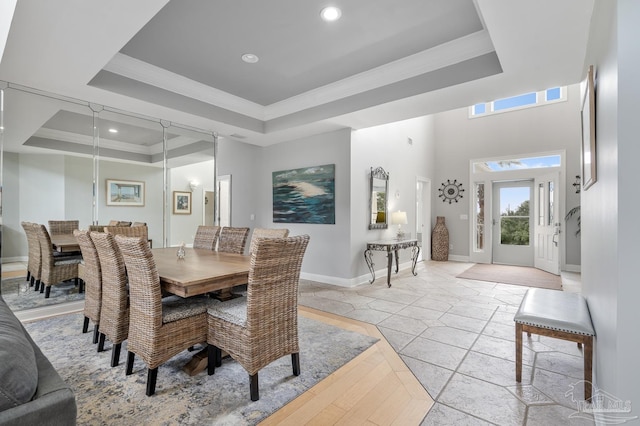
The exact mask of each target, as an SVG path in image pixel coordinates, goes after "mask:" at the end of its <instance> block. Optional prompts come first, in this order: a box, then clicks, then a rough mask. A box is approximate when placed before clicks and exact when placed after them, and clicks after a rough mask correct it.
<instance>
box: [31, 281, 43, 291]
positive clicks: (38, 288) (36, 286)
mask: <svg viewBox="0 0 640 426" xmlns="http://www.w3.org/2000/svg"><path fill="white" fill-rule="evenodd" d="M40 282H41V281H40V280H36V281H35V285H34V287H33V289H34V290H35V291H40Z"/></svg>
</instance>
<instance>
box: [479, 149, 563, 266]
mask: <svg viewBox="0 0 640 426" xmlns="http://www.w3.org/2000/svg"><path fill="white" fill-rule="evenodd" d="M547 155H560V158H561V161H560V167H548V168H539V169H536V168H530V169H523V170H509V171H502V172H487V171H475V170H474V167H473V165H474V163H482V162H488V161H500V160H509V159H512V158H529V157H542V156H547ZM554 171H556V172H558V173H559V175H560V181H559V190H560V193H561V194H566V193H567V192H566V151H565V150H561V151H550V152H539V153H527V154H518V155H509V156H503V157H491V158H478V159H471V160H470V161H469V177H470V178H469V190H470V192H471V200H470V202H469V219H470V220H469V261H470V262H474V263H491V262H492V245H493V239H492V234H493V232H492V228H491V218H492V213H493V212H492V203H493V199H492V198H493V197H492V192H493V191H492V188H493V182H495V181H501V180H522V179H532V178H534V179H535V177H537V176H542V175H544V174H547V173H550V172H554ZM477 184H483V185H484V188H485V191H484V197H485V200H484V203H485V227H486V230H485V232H484V237H485V241H484V247H483V249H482V250H480V249H477V248H476V247H475V238H474V233H475V232H476V225H475V211H474V210H475V207H476V206H475V203H476V194H475V191H476V185H477ZM565 203H566V200H565V196H564V195H563V196H562V197H560V199H559V200H558V209H559V213H558V218H560V219H561V220H564V215H565ZM565 235H566V233H565V232H562V233H560V238H559V243H558V253H559V256H558V261H559V267H560V270H563V269H564V267H565V254H564V252H565V238H566V237H565Z"/></svg>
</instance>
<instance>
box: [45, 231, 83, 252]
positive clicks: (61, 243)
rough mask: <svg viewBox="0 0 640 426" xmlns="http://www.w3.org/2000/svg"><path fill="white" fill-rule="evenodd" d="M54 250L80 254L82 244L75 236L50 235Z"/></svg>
mask: <svg viewBox="0 0 640 426" xmlns="http://www.w3.org/2000/svg"><path fill="white" fill-rule="evenodd" d="M50 238H51V244H52V245H53V249H54V250H55V251H57V252H60V253H70V252H79V251H80V244H78V240H76V237H75V236H74V235H73V234H56V235H50Z"/></svg>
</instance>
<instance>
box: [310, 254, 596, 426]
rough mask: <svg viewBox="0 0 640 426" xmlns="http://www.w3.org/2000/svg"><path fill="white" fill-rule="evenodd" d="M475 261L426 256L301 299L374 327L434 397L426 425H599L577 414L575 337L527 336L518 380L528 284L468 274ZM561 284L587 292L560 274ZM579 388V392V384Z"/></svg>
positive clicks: (316, 287)
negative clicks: (387, 273)
mask: <svg viewBox="0 0 640 426" xmlns="http://www.w3.org/2000/svg"><path fill="white" fill-rule="evenodd" d="M471 265H472V264H470V263H461V262H433V261H427V262H423V263H420V264H419V265H418V267H417V272H418V275H417V276H415V277H414V276H412V274H411V273H410V272H409V270H403V271H400V273H398V274H397V275H394V276H393V277H392V287H391V288H387V286H386V277H382V278H378V279H377V280H376V281H375V282H374V283H373V284H372V285H369V284H364V285H360V286H357V287H354V288H341V287H336V286H332V285H326V284H319V283H316V282H312V281H304V280H303V281H302V282H301V285H300V300H299V302H300V304H302V305H305V306H310V307H313V308H316V309H319V310H322V311H326V312H331V313H334V314H338V315H342V316H345V317H349V318H353V319H357V320H360V321H364V322H367V323H371V324H375V325H376V326H377V327H378V329H379V330H380V331H381V332H382V334H383V335H384V336H385V337H386V339H387V340H388V341H389V342H390V343H391V345H392V346H393V348H394V349H395V350H396V352H397V353H398V354H399V355H400V356H401V358H402V359H403V360H404V362H405V363H406V364H407V366H408V367H409V368H410V369H411V371H412V372H413V373H414V375H415V376H416V377H417V378H418V380H419V381H420V382H421V383H422V385H423V386H424V388H425V389H426V390H427V392H428V393H429V394H430V395H431V397H432V398H433V399H434V400H435V401H436V404H435V405H434V406H433V408H432V409H431V410H430V411H429V413H428V414H427V416H426V418H425V419H424V420H423V422H422V424H423V425H448V424H455V425H485V424H500V425H527V426H530V425H560V424H562V425H564V424H572V425H573V424H576V425H578V424H580V425H581V424H594V422H593V419H592V417H589V416H587V415H586V414H584V413H581V412H579V411H578V408H577V407H578V404H577V399H578V398H582V392H583V391H582V382H581V380H582V378H583V370H582V367H583V359H582V353H581V351H580V350H579V349H578V348H577V345H576V344H575V343H571V342H567V341H563V340H558V339H552V338H548V337H544V336H536V335H532V336H531V337H530V338H527V337H526V336H525V337H524V339H523V340H524V344H525V348H524V349H523V364H524V367H523V381H522V383H521V384H520V383H517V382H516V381H515V343H514V340H515V326H514V323H513V314H514V313H515V312H516V310H517V308H518V306H519V305H520V301H521V300H522V297H523V295H524V293H525V291H526V290H527V287H522V286H515V285H507V284H497V283H488V282H482V281H473V280H463V279H458V278H456V275H457V274H459V273H460V272H462V271H464V270H465V269H466V268H468V267H470V266H471ZM562 281H563V288H564V291H577V292H579V291H580V276H579V274H573V273H563V275H562ZM574 384H577V385H576V393H575V394H572V393H571V389H572V385H574Z"/></svg>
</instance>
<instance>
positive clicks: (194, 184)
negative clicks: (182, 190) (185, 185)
mask: <svg viewBox="0 0 640 426" xmlns="http://www.w3.org/2000/svg"><path fill="white" fill-rule="evenodd" d="M198 185H200V184H199V183H198V182H196V181H195V180H192V181H191V182H189V188H191V192H193V191H195V190H196V188H197V187H198Z"/></svg>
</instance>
